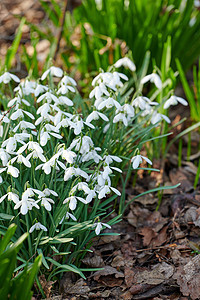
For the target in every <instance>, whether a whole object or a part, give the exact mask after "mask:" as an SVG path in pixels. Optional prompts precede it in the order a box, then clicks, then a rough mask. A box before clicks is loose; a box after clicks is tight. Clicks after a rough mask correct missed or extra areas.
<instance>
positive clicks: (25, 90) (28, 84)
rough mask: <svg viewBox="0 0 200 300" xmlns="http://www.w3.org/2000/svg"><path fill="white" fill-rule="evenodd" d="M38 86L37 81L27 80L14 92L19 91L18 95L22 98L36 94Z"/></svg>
mask: <svg viewBox="0 0 200 300" xmlns="http://www.w3.org/2000/svg"><path fill="white" fill-rule="evenodd" d="M36 86H37V83H36V82H35V81H29V80H25V81H22V82H21V83H20V84H19V85H18V86H17V87H16V88H15V89H14V92H17V91H18V95H19V96H20V97H21V98H22V96H23V95H30V94H34V90H35V88H36Z"/></svg>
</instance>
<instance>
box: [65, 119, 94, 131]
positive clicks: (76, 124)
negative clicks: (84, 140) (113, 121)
mask: <svg viewBox="0 0 200 300" xmlns="http://www.w3.org/2000/svg"><path fill="white" fill-rule="evenodd" d="M68 123H69V126H70V128H71V129H74V134H75V135H79V134H80V133H81V131H82V129H83V127H84V124H85V125H87V126H89V127H90V128H92V129H94V128H95V127H94V126H93V125H92V124H90V123H89V122H84V121H83V120H82V119H81V117H80V116H74V117H73V118H72V119H71V120H68Z"/></svg>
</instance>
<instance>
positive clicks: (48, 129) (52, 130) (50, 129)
mask: <svg viewBox="0 0 200 300" xmlns="http://www.w3.org/2000/svg"><path fill="white" fill-rule="evenodd" d="M57 132H58V129H57V128H56V127H55V126H53V125H51V124H46V125H45V126H44V127H43V128H42V130H41V131H40V145H41V146H45V145H46V144H47V142H48V140H50V138H51V135H52V136H54V137H55V138H57V139H62V136H61V135H60V134H58V133H57Z"/></svg>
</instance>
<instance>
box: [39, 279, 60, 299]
mask: <svg viewBox="0 0 200 300" xmlns="http://www.w3.org/2000/svg"><path fill="white" fill-rule="evenodd" d="M39 281H40V283H41V286H42V289H43V291H44V293H45V295H46V297H47V298H48V297H50V294H51V289H52V287H53V284H54V283H55V282H56V280H55V281H47V280H46V278H45V275H44V274H42V275H41V276H39Z"/></svg>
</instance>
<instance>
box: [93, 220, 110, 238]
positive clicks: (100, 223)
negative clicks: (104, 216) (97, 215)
mask: <svg viewBox="0 0 200 300" xmlns="http://www.w3.org/2000/svg"><path fill="white" fill-rule="evenodd" d="M103 226H105V227H107V228H109V229H111V226H110V225H108V224H105V223H103V222H98V223H94V224H93V227H96V229H95V233H96V235H99V234H100V231H101V230H102V228H103Z"/></svg>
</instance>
